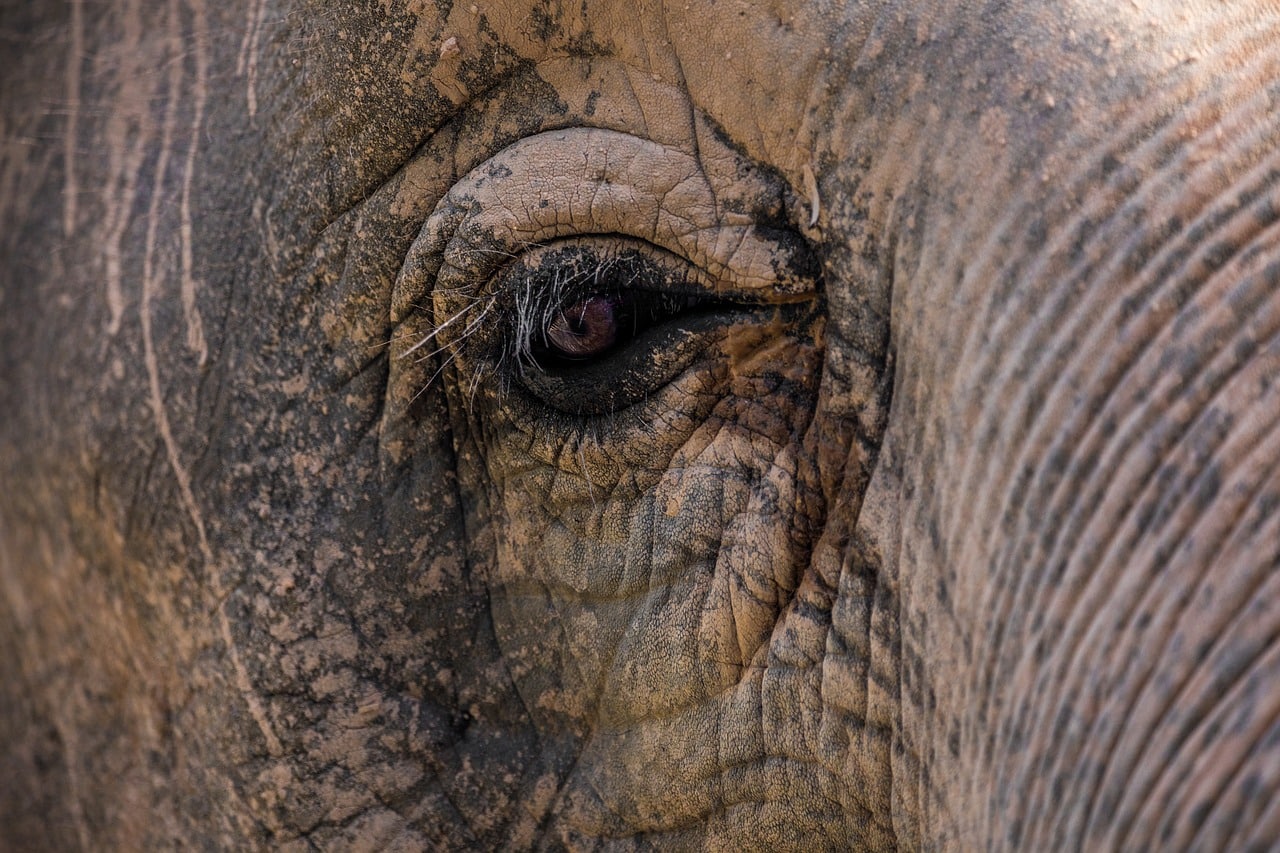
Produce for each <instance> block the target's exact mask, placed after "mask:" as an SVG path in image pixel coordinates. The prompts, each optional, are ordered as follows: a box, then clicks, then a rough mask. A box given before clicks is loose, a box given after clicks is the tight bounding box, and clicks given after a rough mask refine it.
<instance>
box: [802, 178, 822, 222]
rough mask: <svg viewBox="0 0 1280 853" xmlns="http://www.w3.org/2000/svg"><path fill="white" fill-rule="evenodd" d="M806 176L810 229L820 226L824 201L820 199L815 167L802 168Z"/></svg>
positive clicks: (805, 186)
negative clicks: (819, 217) (820, 215)
mask: <svg viewBox="0 0 1280 853" xmlns="http://www.w3.org/2000/svg"><path fill="white" fill-rule="evenodd" d="M802 173H803V176H804V192H805V195H807V196H809V227H810V228H812V227H813V226H815V225H817V224H818V215H819V214H820V213H821V212H822V199H820V198H819V197H818V178H817V176H815V175H814V174H813V167H812V166H810V165H809V164H808V163H805V164H804V167H803V168H802Z"/></svg>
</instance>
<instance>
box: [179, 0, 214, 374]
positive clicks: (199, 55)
mask: <svg viewBox="0 0 1280 853" xmlns="http://www.w3.org/2000/svg"><path fill="white" fill-rule="evenodd" d="M190 8H191V16H192V25H191V26H192V32H193V35H194V38H195V65H196V79H195V84H194V92H193V93H192V101H193V104H194V106H193V108H192V109H193V111H194V115H193V116H192V118H191V140H190V142H189V143H188V147H187V163H186V170H185V171H184V172H183V176H182V202H181V204H180V217H181V225H180V229H181V237H182V316H183V317H184V318H185V319H186V322H187V346H188V347H189V348H190V349H191V351H192V352H194V353H195V354H196V355H197V356H199V359H200V366H202V367H203V366H204V363H205V362H206V361H208V359H209V348H208V346H207V344H206V343H205V338H204V323H203V322H202V321H201V319H200V313H199V312H198V311H197V310H196V280H195V275H194V273H193V272H192V267H193V262H192V248H191V240H192V229H191V176H192V174H193V173H194V172H195V163H196V152H197V150H199V148H200V126H201V125H202V124H203V123H204V104H205V98H206V97H207V96H208V86H209V57H208V54H207V53H206V51H207V50H208V35H209V33H208V30H207V27H206V22H205V8H204V0H190Z"/></svg>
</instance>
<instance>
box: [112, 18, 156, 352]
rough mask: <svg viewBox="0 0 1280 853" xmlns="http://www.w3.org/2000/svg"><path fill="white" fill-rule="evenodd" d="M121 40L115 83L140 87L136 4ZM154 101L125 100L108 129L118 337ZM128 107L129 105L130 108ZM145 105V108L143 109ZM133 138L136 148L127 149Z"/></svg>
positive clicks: (144, 98)
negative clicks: (124, 257) (124, 268)
mask: <svg viewBox="0 0 1280 853" xmlns="http://www.w3.org/2000/svg"><path fill="white" fill-rule="evenodd" d="M122 19H123V20H122V29H123V37H122V38H121V40H120V48H119V53H118V57H117V58H116V61H117V62H118V64H117V67H116V72H117V75H118V76H117V79H118V80H119V81H120V85H121V87H122V88H123V87H124V86H130V85H137V84H141V83H142V82H143V81H144V80H149V79H150V76H149V75H143V74H142V73H141V72H140V70H139V69H138V67H137V61H138V55H139V53H140V40H141V34H142V33H141V30H142V27H141V15H140V13H139V9H138V2H137V0H133V2H131V3H130V4H129V5H128V7H127V8H126V9H125V10H124V14H123V15H122ZM149 100H150V96H149V95H147V94H141V93H139V95H138V97H136V98H133V99H130V98H125V97H123V96H121V97H120V99H119V102H120V104H121V108H120V109H117V110H115V111H114V112H113V113H112V115H111V118H110V119H109V123H108V126H107V132H106V137H107V142H108V143H109V146H108V154H107V174H108V178H107V186H108V187H110V188H111V190H110V191H109V192H112V197H111V202H110V203H109V204H108V205H107V215H106V219H105V221H104V223H103V231H104V233H105V234H106V238H105V239H104V240H103V247H102V254H103V259H104V263H105V266H106V270H105V272H106V279H107V315H108V319H107V334H108V335H114V334H115V333H116V332H118V331H120V321H121V319H122V318H123V317H124V286H123V283H122V273H121V244H122V243H123V241H124V232H125V230H126V229H127V228H128V227H129V219H130V217H131V216H132V214H133V203H134V201H135V199H136V198H137V192H138V172H139V170H140V169H141V168H142V153H143V145H144V144H145V142H146V140H147V139H148V138H149V137H150V135H151V128H150V122H149V120H148V119H149V116H148V114H147V110H146V108H145V107H146V104H147V102H148V101H149ZM126 105H127V106H126ZM139 105H141V106H139ZM130 137H132V139H133V144H132V145H130V144H129V139H130Z"/></svg>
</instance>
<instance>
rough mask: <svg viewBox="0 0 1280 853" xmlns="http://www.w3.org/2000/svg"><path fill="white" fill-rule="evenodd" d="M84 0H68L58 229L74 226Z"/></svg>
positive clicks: (70, 231)
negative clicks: (65, 122) (67, 38)
mask: <svg viewBox="0 0 1280 853" xmlns="http://www.w3.org/2000/svg"><path fill="white" fill-rule="evenodd" d="M83 3H84V0H71V47H70V49H69V50H68V51H67V129H66V136H65V138H64V139H63V149H62V158H63V161H64V162H63V172H64V180H65V183H64V185H63V189H62V232H63V233H64V234H66V235H67V236H68V237H70V236H71V235H72V234H73V233H75V230H76V214H77V213H78V212H79V210H78V205H79V201H80V187H79V186H78V185H77V184H76V162H75V160H76V138H77V137H78V135H79V123H80V63H81V62H82V61H83V60H84V8H83Z"/></svg>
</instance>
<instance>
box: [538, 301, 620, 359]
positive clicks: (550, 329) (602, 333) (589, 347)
mask: <svg viewBox="0 0 1280 853" xmlns="http://www.w3.org/2000/svg"><path fill="white" fill-rule="evenodd" d="M619 301H620V300H619V299H618V297H612V296H600V295H597V296H590V297H588V298H586V299H584V300H582V301H581V302H576V303H574V304H573V305H570V306H569V307H568V308H566V309H564V310H563V311H561V312H560V313H559V314H557V315H556V316H555V317H554V318H553V319H552V320H551V323H550V324H548V326H547V328H546V334H545V337H546V341H547V345H548V347H549V348H550V349H551V350H552V351H553V354H555V355H559V356H562V357H568V358H590V357H592V356H596V355H599V354H601V353H603V352H605V351H606V350H608V349H609V348H610V347H612V346H613V345H614V344H615V343H616V342H617V340H618V310H617V309H618V307H619Z"/></svg>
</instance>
